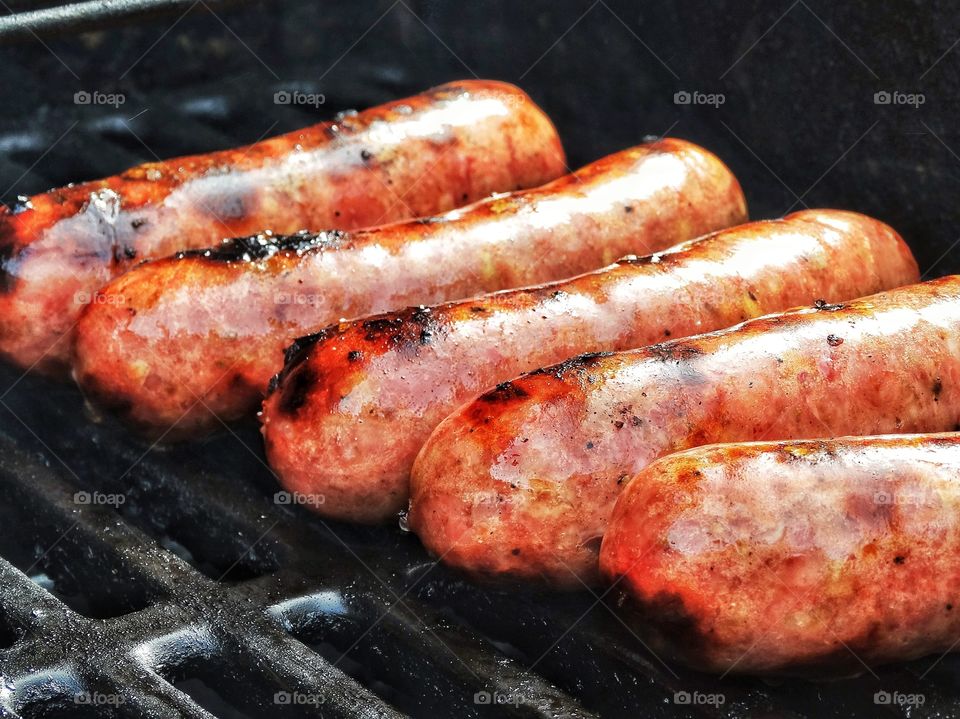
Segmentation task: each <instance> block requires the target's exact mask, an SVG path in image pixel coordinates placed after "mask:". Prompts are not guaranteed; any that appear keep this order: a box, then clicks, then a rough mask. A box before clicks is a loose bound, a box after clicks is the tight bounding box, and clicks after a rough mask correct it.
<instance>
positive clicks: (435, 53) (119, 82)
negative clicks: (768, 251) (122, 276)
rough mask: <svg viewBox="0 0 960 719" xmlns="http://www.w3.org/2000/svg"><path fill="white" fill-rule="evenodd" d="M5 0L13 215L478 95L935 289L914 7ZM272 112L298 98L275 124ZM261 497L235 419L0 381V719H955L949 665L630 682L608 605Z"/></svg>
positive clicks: (941, 199)
mask: <svg viewBox="0 0 960 719" xmlns="http://www.w3.org/2000/svg"><path fill="white" fill-rule="evenodd" d="M9 1H10V7H9V8H7V6H6V5H5V4H4V5H3V7H5V8H7V9H8V10H9V11H10V15H9V16H8V17H4V18H2V19H0V39H3V40H4V41H5V45H4V46H3V49H2V50H0V52H2V57H3V60H4V66H5V68H6V69H7V72H6V73H5V77H4V82H3V83H2V84H0V99H3V100H4V101H5V102H4V106H5V108H6V112H5V113H4V114H3V116H2V117H0V191H2V192H3V193H4V194H3V196H2V199H3V200H5V201H6V202H8V203H9V204H11V205H15V204H16V202H17V201H18V200H17V196H18V195H29V194H33V193H36V192H39V191H42V190H44V189H46V188H48V187H50V186H55V185H61V184H65V183H67V182H70V181H73V180H82V179H91V178H94V177H100V176H105V175H108V174H112V173H114V172H117V171H120V170H122V169H123V168H125V167H127V166H129V165H132V164H135V163H139V162H142V161H146V160H152V159H157V158H166V157H172V156H176V155H180V154H185V153H190V152H200V151H206V150H212V149H219V148H226V147H231V146H235V145H238V144H241V143H245V142H255V141H257V140H258V139H260V138H262V137H264V136H267V135H272V134H277V133H280V132H285V131H287V130H291V129H294V128H296V127H300V126H304V125H307V124H310V123H312V122H316V121H318V120H319V119H321V118H325V117H328V116H331V115H332V114H334V113H335V112H337V111H340V110H344V109H347V108H350V107H365V106H369V105H373V104H377V103H380V102H383V101H386V100H388V99H391V98H394V97H399V96H404V95H408V94H412V93H415V92H417V91H418V90H421V89H423V88H425V87H427V86H430V85H434V84H438V83H440V82H443V81H446V80H449V79H454V78H456V77H462V76H471V75H472V74H477V75H479V76H481V77H494V78H502V79H506V80H510V81H514V82H518V83H519V84H520V85H521V86H522V87H524V89H526V90H527V91H528V92H530V94H531V95H532V96H533V97H534V99H535V100H537V101H538V102H539V103H540V104H541V105H542V106H543V107H544V108H545V109H546V111H547V112H548V113H549V114H550V115H551V116H552V117H553V118H554V120H555V121H556V123H557V125H558V128H559V130H560V132H561V135H562V137H563V138H564V140H565V143H566V147H567V150H568V154H569V157H570V164H571V167H576V166H578V165H580V164H583V163H585V162H587V161H590V160H592V159H595V158H597V157H599V156H601V155H602V154H604V153H606V152H612V151H615V150H617V149H621V148H622V147H625V146H628V145H630V144H635V143H637V142H638V141H639V140H640V139H641V137H642V136H644V135H661V134H665V133H669V134H675V135H678V136H681V137H686V138H689V139H691V140H694V141H696V142H699V143H702V144H704V145H705V146H707V147H709V148H711V149H713V150H714V151H716V152H717V153H718V154H720V156H721V157H722V158H723V159H724V160H726V161H727V162H728V163H729V164H730V165H731V167H732V168H733V169H734V171H735V172H736V173H737V174H738V176H739V177H740V179H741V181H742V182H743V184H744V187H745V190H746V192H747V196H748V198H749V199H750V201H751V204H752V214H753V216H754V217H763V216H775V215H780V214H783V213H784V212H785V211H787V210H790V209H798V208H800V207H801V206H803V205H809V206H836V207H845V208H850V209H856V210H860V211H864V212H868V213H870V214H873V215H875V216H877V217H879V218H880V219H882V220H884V221H887V222H889V223H891V224H892V225H894V226H895V227H896V228H897V229H898V230H900V231H901V233H902V234H903V235H904V236H905V237H906V238H907V240H908V242H909V243H910V244H911V246H912V248H913V249H914V251H915V253H916V254H917V256H918V259H919V260H920V263H921V268H922V269H923V270H924V271H925V272H926V273H927V276H936V275H940V274H945V273H947V272H950V271H955V270H957V268H958V267H960V264H958V262H957V259H956V258H957V256H960V255H957V254H956V253H951V250H952V249H953V244H954V242H956V241H957V235H956V231H955V229H954V228H955V227H957V222H956V220H957V219H958V217H957V216H958V214H960V213H958V209H957V203H956V202H955V198H956V196H957V190H958V189H960V188H958V185H960V158H958V156H957V153H960V141H956V137H955V132H954V130H953V129H952V127H953V126H954V124H955V123H953V122H949V123H948V122H947V119H948V118H950V119H952V118H954V117H955V116H956V113H954V112H952V110H954V109H955V105H956V101H955V100H953V99H952V98H953V97H956V96H957V95H956V92H955V90H956V89H957V88H956V80H955V79H954V78H956V77H957V76H958V75H957V72H956V68H957V63H960V50H957V51H956V52H955V53H953V52H952V43H954V41H955V40H956V38H955V37H952V36H951V35H950V31H949V30H948V29H947V28H946V27H945V25H946V24H945V23H942V22H938V21H937V18H938V17H939V15H938V13H937V10H936V9H924V10H923V11H919V10H915V9H912V10H911V14H910V15H909V16H908V15H907V13H906V12H905V11H904V10H903V9H902V8H901V9H897V8H888V9H882V8H877V7H875V6H874V5H873V4H871V3H867V2H854V3H850V4H845V5H844V7H842V8H837V7H833V6H831V5H830V4H828V3H825V2H822V3H820V2H817V3H815V2H806V1H805V0H797V1H796V2H793V4H790V3H789V2H783V3H779V4H777V3H774V4H763V6H762V7H761V6H760V4H759V3H758V4H757V7H756V8H754V10H753V11H751V10H750V9H748V8H745V7H743V6H742V5H741V4H738V3H725V2H721V3H714V4H711V5H710V7H700V6H698V5H697V4H696V3H682V2H676V3H666V4H663V5H658V6H657V7H656V8H653V7H638V6H636V5H633V4H631V3H628V2H613V0H597V1H596V2H593V3H592V4H591V3H590V2H585V3H574V2H554V3H551V4H550V7H549V8H539V7H536V5H537V4H536V3H529V4H527V3H523V4H520V3H516V4H515V3H510V2H508V0H497V1H495V2H483V3H476V4H469V5H468V6H463V5H462V4H460V3H437V2H414V1H413V0H396V2H393V3H390V2H371V1H368V0H358V1H357V2H354V3H350V6H349V7H342V8H341V7H323V8H320V7H318V6H316V5H315V4H313V3H309V2H288V3H283V4H282V6H281V5H280V4H276V5H273V4H270V3H266V2H261V3H250V2H247V3H242V2H234V3H222V2H213V1H212V0H206V1H204V0H197V2H193V3H191V2H182V1H180V0H121V1H119V2H117V1H113V2H111V1H109V0H108V1H106V2H82V3H76V4H72V5H67V6H65V7H56V6H53V5H52V4H51V3H41V4H40V7H39V8H38V7H37V5H36V4H35V3H34V4H31V5H30V6H29V7H27V4H26V3H21V2H16V3H14V2H12V0H9ZM946 11H947V9H946V7H945V8H944V12H946ZM721 73H722V74H721ZM293 91H297V92H299V93H301V97H307V98H310V97H312V98H313V100H312V101H310V102H290V103H284V102H282V101H280V102H278V101H276V99H275V94H276V93H282V92H287V93H292V92H293ZM952 91H953V92H952ZM684 92H686V93H688V94H689V97H690V98H691V100H690V102H684V99H685V96H684V95H682V94H680V95H676V94H677V93H684ZM698 92H699V93H701V94H702V95H703V96H707V95H711V94H712V95H714V96H715V99H714V102H713V103H712V104H709V103H705V102H704V103H701V102H698V101H696V100H694V99H692V98H693V95H692V93H698ZM878 92H889V93H895V92H900V93H902V94H903V95H909V94H911V93H912V94H914V95H915V96H916V94H918V93H920V94H922V95H923V96H924V102H923V103H922V104H920V103H919V102H918V101H915V102H914V103H913V104H912V105H911V104H909V103H902V102H898V101H894V100H893V99H891V101H890V102H887V103H884V102H883V96H882V95H881V96H879V101H878V98H876V97H875V93H878ZM76 93H87V95H82V94H81V95H77V96H76V97H75V94H76ZM717 94H720V95H722V97H723V98H724V100H723V102H722V103H720V102H719V101H717V100H716V96H717ZM110 97H112V98H113V100H112V102H111V101H109V100H107V99H105V98H110ZM121 97H122V98H123V99H122V102H121V100H120V99H119V98H121ZM281 97H282V96H281ZM84 98H87V100H88V101H86V102H85V101H84ZM95 98H101V99H95ZM955 141H956V145H954V142H955ZM954 147H955V148H956V152H955V150H954V149H953V148H954ZM315 229H319V228H315ZM278 489H279V487H278V486H277V485H276V483H275V481H274V479H273V477H272V476H271V473H270V471H269V469H268V468H267V466H266V465H265V463H264V458H263V453H262V449H261V443H260V439H259V436H258V433H257V428H256V426H255V423H254V422H252V421H251V422H249V423H247V424H245V425H241V426H237V427H224V428H223V431H222V432H220V433H219V434H217V435H216V436H213V437H211V438H208V439H204V440H202V441H196V442H192V443H185V444H181V445H176V446H164V445H162V444H161V445H150V444H148V443H144V442H142V441H141V440H138V439H136V438H135V437H132V436H131V435H130V434H129V433H128V431H127V429H126V428H125V427H123V426H122V425H121V424H120V423H118V422H116V421H114V420H112V419H111V418H109V417H94V416H92V415H91V413H90V412H89V411H88V410H87V409H86V408H85V405H84V400H83V397H82V396H81V394H80V393H79V392H78V391H77V389H76V388H74V387H71V386H67V385H61V384H57V383H54V382H51V381H49V380H45V379H43V378H39V377H35V376H32V375H29V374H28V375H22V373H21V372H19V371H17V370H15V369H14V368H12V367H8V366H2V367H0V678H2V682H0V716H10V717H55V716H71V717H74V716H76V717H210V716H216V717H220V718H221V719H231V718H234V717H261V716H263V717H301V716H330V717H335V716H369V717H373V716H378V717H379V716H397V715H406V714H409V715H414V716H452V717H466V716H497V715H507V716H509V715H520V716H542V717H580V716H610V717H614V716H631V717H633V716H664V717H681V716H730V717H734V716H736V717H740V716H816V717H828V716H835V717H848V716H877V715H878V714H884V713H889V714H891V715H894V716H897V715H911V716H919V715H923V716H944V717H946V716H956V715H960V689H958V682H957V679H958V675H960V658H954V657H953V656H947V657H944V658H937V657H930V658H926V659H921V660H917V661H914V662H910V663H904V664H899V665H895V666H891V667H886V668H883V669H880V670H874V671H872V672H871V671H869V670H866V669H865V671H864V673H863V674H862V675H860V676H859V677H856V678H849V679H838V680H837V681H834V682H831V683H819V684H818V683H811V682H806V681H799V680H796V681H779V682H765V681H761V680H757V679H750V678H740V677H737V676H735V675H728V676H724V677H711V676H706V675H703V674H698V673H694V672H690V671H688V670H684V669H682V668H681V667H678V666H674V665H670V664H665V663H663V662H662V661H660V660H659V659H658V658H657V657H656V656H654V655H653V654H651V653H650V652H648V651H647V650H646V649H645V648H644V646H643V644H642V643H641V642H640V641H639V639H638V638H636V637H635V636H633V634H632V633H631V631H630V630H629V629H628V628H627V627H626V625H625V624H623V623H622V622H621V620H620V619H619V618H618V617H617V615H616V614H615V612H614V608H613V607H611V606H610V604H609V602H608V601H607V598H606V597H605V596H604V595H603V593H602V592H597V593H593V592H590V591H588V590H586V589H585V590H584V591H582V592H576V593H569V594H556V593H551V592H548V591H545V590H542V589H538V588H536V587H517V586H499V585H497V586H485V585H478V584H475V583H471V582H469V581H466V580H465V579H464V578H462V577H460V576H459V575H457V574H455V573H452V572H450V571H448V570H446V569H445V568H444V567H442V566H437V565H436V564H435V563H434V562H433V561H432V560H431V559H430V557H428V556H427V555H426V553H425V552H424V551H423V549H422V548H421V547H420V545H419V543H418V541H417V540H416V538H415V537H413V536H412V535H410V534H408V533H405V532H404V531H402V528H401V527H400V526H399V523H398V526H393V527H357V526H350V525H344V524H335V523H328V522H324V521H322V520H320V519H319V518H317V517H316V516H313V515H311V514H310V513H309V512H308V511H307V510H306V509H305V508H304V507H302V506H298V505H296V504H293V503H290V502H289V501H287V497H285V496H284V495H282V494H281V495H278V494H277V492H278ZM911 696H912V697H917V696H922V698H923V705H922V706H920V707H918V706H916V704H915V703H914V704H909V703H903V702H902V701H901V700H902V698H903V697H911Z"/></svg>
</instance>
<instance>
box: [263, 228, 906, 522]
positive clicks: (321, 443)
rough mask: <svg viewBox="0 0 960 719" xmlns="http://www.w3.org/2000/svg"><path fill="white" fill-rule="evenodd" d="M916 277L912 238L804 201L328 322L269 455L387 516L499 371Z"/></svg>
mask: <svg viewBox="0 0 960 719" xmlns="http://www.w3.org/2000/svg"><path fill="white" fill-rule="evenodd" d="M916 281H917V265H916V262H915V261H914V259H913V257H912V255H911V254H910V250H909V249H908V248H907V247H906V245H905V244H904V243H903V240H901V239H900V237H899V236H898V235H897V233H896V232H894V231H893V230H892V229H891V228H890V227H888V226H887V225H884V224H883V223H882V222H878V221H876V220H873V219H870V218H869V217H865V216H863V215H858V214H855V213H851V212H841V211H836V210H813V211H809V210H808V211H804V212H798V213H796V214H793V215H791V216H789V217H788V218H786V219H784V220H778V221H773V222H755V223H752V224H748V225H743V226H741V227H736V228H734V229H730V230H724V231H720V232H718V233H716V234H714V235H711V236H707V237H705V238H701V239H699V240H696V241H691V242H689V243H685V244H683V245H680V246H677V247H675V248H672V249H670V250H668V251H667V252H664V253H661V254H657V255H652V256H647V257H641V258H637V257H633V258H628V259H625V260H621V261H620V262H618V263H617V264H615V265H612V266H610V267H607V268H605V269H603V270H599V271H597V272H593V273H591V274H587V275H583V276H581V277H577V278H575V279H573V280H568V281H562V282H555V283H551V284H548V285H542V286H539V287H533V288H529V289H521V290H511V291H506V292H500V293H497V294H493V295H487V296H484V297H480V298H476V299H472V300H465V301H461V302H453V303H449V304H444V305H439V306H435V307H429V308H420V309H409V310H406V311H403V312H397V313H390V314H385V315H379V316H375V317H370V318H366V319H362V320H356V321H354V322H350V323H345V324H342V325H340V326H334V327H330V328H328V329H326V330H324V331H323V332H321V333H319V334H318V335H314V336H313V337H309V338H305V339H302V340H299V341H298V343H297V344H298V351H296V352H294V353H293V360H292V361H291V362H290V363H288V364H287V366H286V367H285V369H284V372H283V375H282V378H281V380H280V381H279V383H278V387H277V390H276V392H274V393H273V394H272V396H271V397H270V398H269V399H268V400H267V401H266V402H265V403H264V409H263V433H264V437H265V438H266V447H267V457H268V459H269V460H270V463H271V465H272V466H273V468H274V470H275V471H276V473H277V475H278V476H279V478H280V481H281V483H282V484H283V485H284V486H286V487H287V488H288V489H290V490H291V491H297V492H303V493H305V494H306V493H309V494H322V495H323V496H324V497H325V501H324V503H323V504H317V505H313V506H314V508H315V509H316V510H317V511H318V512H320V513H321V514H324V515H326V516H328V517H333V518H337V519H349V520H354V521H382V520H385V519H388V518H390V517H391V516H395V515H396V514H397V512H399V511H400V510H401V509H403V508H404V507H405V506H406V504H407V498H408V491H407V488H408V481H409V476H410V467H411V465H412V464H413V460H414V457H415V456H416V453H417V451H418V450H419V449H420V447H421V446H422V445H423V443H424V441H425V440H426V439H427V437H428V436H429V434H430V432H431V431H432V430H433V428H434V427H436V425H437V424H439V423H440V421H441V420H442V419H443V418H444V417H446V416H447V415H448V414H450V412H452V411H453V410H454V409H456V408H457V407H458V406H459V405H461V404H463V403H464V402H466V401H467V400H468V399H470V398H471V397H473V396H475V395H476V394H478V393H479V392H480V391H481V390H483V389H485V388H487V387H492V386H493V385H495V384H497V383H498V382H501V381H503V380H506V379H510V378H511V377H515V376H516V375H517V374H519V373H521V372H524V371H528V370H532V369H536V368H537V367H542V366H544V365H546V364H552V363H554V362H559V361H560V360H562V359H564V358H566V357H570V356H572V355H575V354H578V353H581V352H595V351H600V350H620V349H628V348H631V347H641V346H643V345H648V344H652V343H654V342H658V341H660V340H663V339H664V338H665V337H684V336H687V335H691V334H696V333H698V332H704V331H708V330H713V329H718V328H721V327H729V326H730V325H732V324H734V323H736V322H739V321H742V320H745V319H747V318H748V317H755V316H757V315H761V314H764V313H766V312H774V311H777V310H784V309H787V308H788V307H793V306H796V305H799V304H803V303H810V302H813V301H814V300H815V299H817V298H818V297H831V298H837V299H851V298H854V297H861V296H863V295H866V294H871V293H873V292H879V291H880V290H884V289H889V288H891V287H897V286H899V285H902V284H909V283H911V282H916ZM310 378H313V379H312V380H311V379H310ZM293 398H295V401H292V399H293Z"/></svg>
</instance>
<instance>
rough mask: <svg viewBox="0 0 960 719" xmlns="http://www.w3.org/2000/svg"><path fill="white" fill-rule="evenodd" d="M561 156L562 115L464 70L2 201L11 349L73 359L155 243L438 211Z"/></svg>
mask: <svg viewBox="0 0 960 719" xmlns="http://www.w3.org/2000/svg"><path fill="white" fill-rule="evenodd" d="M564 167H565V164H564V155H563V149H562V148H561V146H560V140H559V138H558V137H557V133H556V130H555V129H554V127H553V125H552V124H551V122H550V120H549V119H548V118H547V117H546V115H544V114H543V112H542V111H541V110H540V109H539V108H538V107H537V106H536V105H535V104H534V103H533V102H532V101H531V100H530V98H529V97H527V95H525V94H524V93H523V92H521V91H520V90H519V89H517V88H515V87H513V86H511V85H507V84H505V83H499V82H488V81H474V80H468V81H463V82H457V83H451V84H448V85H443V86H441V87H438V88H435V89H433V90H430V91H428V92H426V93H423V94H422V95H418V96H416V97H411V98H407V99H405V100H399V101H397V102H391V103H387V104H385V105H381V106H379V107H375V108H372V109H370V110H366V111H365V112H361V113H359V114H357V113H345V114H342V115H341V116H339V117H338V118H337V119H336V120H334V121H332V122H325V123H321V124H319V125H315V126H313V127H310V128H307V129H304V130H297V131H294V132H291V133H288V134H286V135H280V136H278V137H274V138H271V139H268V140H264V141H262V142H258V143H256V144H255V145H250V146H249V147H243V148H239V149H235V150H226V151H223V152H213V153H210V154H206V155H195V156H192V157H180V158H176V159H172V160H166V161H163V162H151V163H147V164H144V165H140V166H138V167H134V168H132V169H130V170H127V171H126V172H124V173H122V174H120V175H117V176H114V177H109V178H106V179H103V180H96V181H93V182H85V183H82V184H78V185H70V186H67V187H64V188H60V189H56V190H51V191H49V192H47V193H44V194H42V195H36V196H34V197H32V198H30V200H29V201H28V202H26V203H22V204H19V205H17V206H16V207H14V208H12V209H11V208H6V207H2V206H0V356H2V357H4V358H6V359H7V360H9V361H12V362H14V363H16V364H18V365H20V366H23V367H31V366H32V367H34V368H35V369H37V370H42V371H45V372H47V373H50V374H65V371H66V369H67V367H68V364H69V360H70V330H71V329H72V327H73V324H74V322H75V321H76V319H77V317H78V315H79V314H80V311H81V309H82V308H83V306H84V305H85V304H86V303H88V302H90V301H91V298H92V297H93V293H94V292H95V291H96V290H97V288H99V287H100V286H102V285H103V284H104V283H106V282H107V281H108V280H109V279H111V278H112V277H115V276H117V275H118V274H120V273H121V272H123V271H124V270H126V269H128V268H129V267H131V266H132V265H133V264H134V263H136V262H139V261H141V260H143V259H145V258H150V257H163V256H166V255H170V254H173V253H174V252H177V251H179V250H182V249H184V248H194V247H208V246H210V245H212V244H214V243H215V242H217V241H218V240H219V239H220V238H221V237H236V236H239V235H245V234H250V233H253V232H260V231H261V230H263V229H268V228H269V229H272V230H274V231H275V232H283V233H292V232H297V231H298V230H300V229H301V228H304V227H309V228H312V229H328V228H340V229H353V228H357V227H365V226H368V225H372V224H379V223H383V222H392V221H397V220H401V219H406V218H410V217H419V216H422V215H428V214H431V213H435V212H443V211H446V210H449V209H450V208H453V207H457V206H459V205H464V204H467V203H468V202H473V201H475V200H478V199H480V198H482V197H485V196H486V195H488V194H490V193H491V192H494V191H500V190H515V189H518V188H524V187H533V186H536V185H540V184H543V183H544V182H547V181H548V180H552V179H554V178H556V177H558V176H560V175H561V174H562V173H563V171H564Z"/></svg>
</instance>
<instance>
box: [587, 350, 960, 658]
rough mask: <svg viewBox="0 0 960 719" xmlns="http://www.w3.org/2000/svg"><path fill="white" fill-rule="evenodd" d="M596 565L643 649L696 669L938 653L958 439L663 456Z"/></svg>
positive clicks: (626, 505)
mask: <svg viewBox="0 0 960 719" xmlns="http://www.w3.org/2000/svg"><path fill="white" fill-rule="evenodd" d="M953 362H954V363H955V362H956V360H954V361H953ZM600 566H601V569H602V570H603V573H604V574H605V575H606V577H607V578H608V579H610V580H612V581H614V582H616V585H615V588H614V592H615V593H616V594H615V596H617V597H618V599H619V602H620V604H621V605H622V606H623V607H624V609H625V610H626V611H627V612H628V615H629V616H630V617H631V618H632V619H633V620H634V621H633V622H632V623H633V626H634V628H635V630H636V631H637V632H638V633H639V635H640V636H641V637H643V638H645V640H646V641H648V642H649V643H650V645H651V646H652V648H653V649H654V651H656V652H657V653H658V654H663V655H665V656H669V657H673V658H676V659H679V660H681V661H683V662H685V663H687V664H691V665H693V666H695V667H697V668H700V669H705V670H707V671H714V672H720V673H726V672H728V671H733V672H742V673H753V674H757V673H760V674H808V675H821V676H823V675H825V676H836V675H837V672H841V673H860V672H862V671H864V670H865V669H864V667H865V665H873V664H882V663H885V662H892V661H899V660H907V659H913V658H916V657H920V656H923V655H925V654H932V653H934V652H935V653H937V654H940V653H942V652H945V651H949V650H950V649H953V648H954V645H955V644H956V642H957V637H958V636H960V587H958V585H957V582H956V578H957V576H958V575H960V435H958V434H939V435H937V434H932V435H908V436H888V437H846V438H841V439H836V440H821V441H816V440H807V441H796V442H763V443H750V444H729V445H713V446H710V447H700V448H697V449H692V450H688V451H686V452H680V453H677V454H672V455H669V456H667V457H664V458H663V459H660V460H657V461H656V462H654V463H653V464H651V465H649V466H648V467H646V468H645V469H644V470H643V471H641V472H640V473H639V474H638V475H637V476H636V478H634V479H632V480H631V481H630V482H629V484H628V485H627V488H626V489H625V490H624V491H623V493H622V494H621V495H620V499H618V500H617V504H616V508H615V509H614V511H613V516H612V517H611V519H610V526H609V528H608V529H607V533H606V536H605V537H604V539H603V547H602V548H601V550H600Z"/></svg>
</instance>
